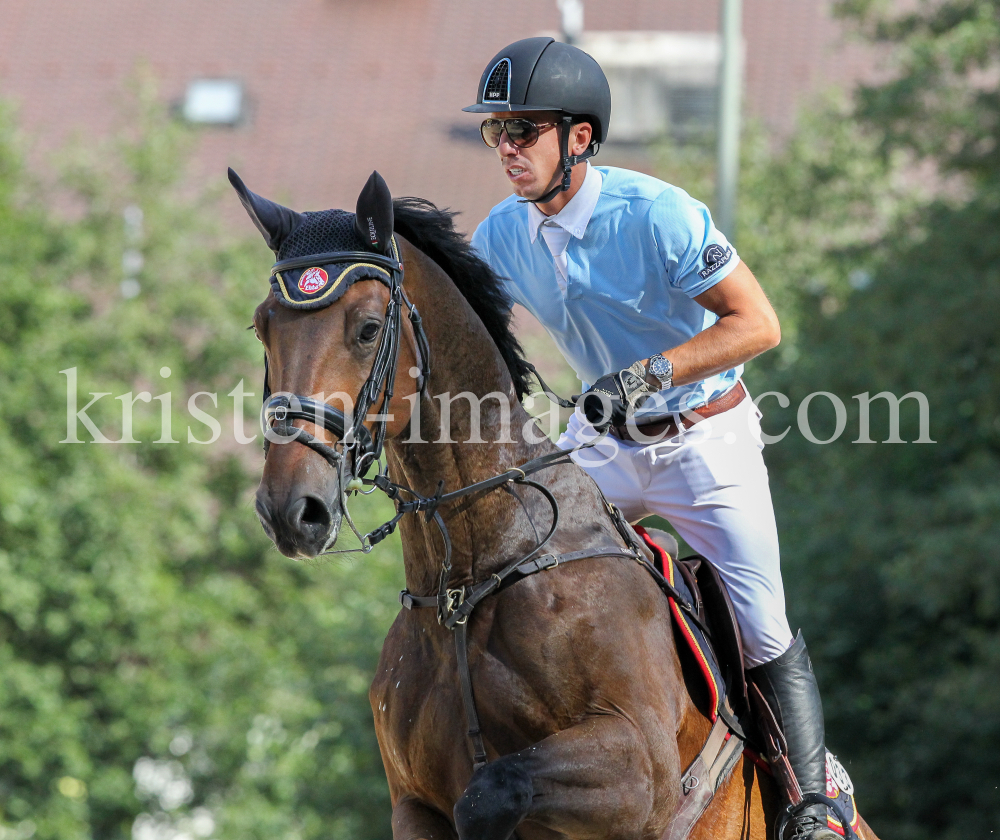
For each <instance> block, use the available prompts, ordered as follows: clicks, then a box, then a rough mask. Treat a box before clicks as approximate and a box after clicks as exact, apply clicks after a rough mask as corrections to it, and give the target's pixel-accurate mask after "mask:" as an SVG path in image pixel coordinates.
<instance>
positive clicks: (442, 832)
mask: <svg viewBox="0 0 1000 840" xmlns="http://www.w3.org/2000/svg"><path fill="white" fill-rule="evenodd" d="M392 840H456V837H455V829H454V828H452V825H451V823H450V822H448V820H447V819H445V817H443V816H442V815H441V814H440V813H439V812H438V811H435V810H434V809H433V808H429V807H428V806H427V805H424V803H423V802H420V801H419V800H417V799H401V800H400V801H399V802H397V803H396V805H395V807H393V809H392Z"/></svg>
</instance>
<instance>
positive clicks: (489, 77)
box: [462, 38, 611, 204]
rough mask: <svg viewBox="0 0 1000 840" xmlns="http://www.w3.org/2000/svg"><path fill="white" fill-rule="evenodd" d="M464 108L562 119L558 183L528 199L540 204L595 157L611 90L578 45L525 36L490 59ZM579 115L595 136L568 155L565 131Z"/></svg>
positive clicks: (604, 132)
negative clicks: (475, 92)
mask: <svg viewBox="0 0 1000 840" xmlns="http://www.w3.org/2000/svg"><path fill="white" fill-rule="evenodd" d="M462 110H463V111H471V112H472V113H476V114H483V113H487V114H488V113H492V112H499V111H559V112H561V113H562V114H563V115H564V116H563V119H562V123H563V124H562V128H561V131H560V145H561V147H562V173H563V174H562V182H561V183H560V184H557V185H556V186H555V187H553V188H552V189H551V190H549V191H548V192H547V193H545V195H543V196H542V197H541V198H535V199H530V201H532V202H533V203H540V204H544V203H546V202H548V201H551V200H552V198H553V196H555V194H556V193H558V192H560V191H562V190H568V189H569V187H570V170H571V168H572V167H573V166H575V165H576V164H578V163H580V162H581V161H584V160H586V159H587V158H589V157H593V156H594V155H596V154H597V150H598V149H599V148H600V145H601V143H603V142H604V141H605V139H607V136H608V125H609V123H610V122H611V88H610V87H609V86H608V79H607V77H606V76H605V75H604V71H603V70H602V69H601V65H600V64H598V63H597V62H596V61H595V60H594V59H593V58H591V57H590V56H589V55H587V54H586V53H585V52H584V51H583V50H581V49H579V48H578V47H574V46H572V45H571V44H564V43H562V42H560V41H557V40H555V39H554V38H523V39H522V40H520V41H515V42H514V43H513V44H510V45H509V46H507V47H504V48H503V49H502V50H500V52H498V53H497V54H496V55H495V56H493V58H491V59H490V62H489V64H487V65H486V69H485V70H484V71H483V76H482V78H481V79H480V80H479V98H478V99H477V100H476V104H475V105H470V106H469V107H468V108H463V109H462ZM579 117H586V122H589V123H590V124H591V126H592V127H593V129H594V132H593V135H592V139H591V142H590V148H588V149H587V150H586V151H585V152H584V153H583V154H580V155H572V156H571V155H570V154H569V150H568V148H567V146H568V138H569V127H570V125H571V124H572V123H573V122H575V121H576V119H574V118H579ZM522 200H525V199H522Z"/></svg>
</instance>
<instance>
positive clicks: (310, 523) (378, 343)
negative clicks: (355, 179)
mask: <svg viewBox="0 0 1000 840" xmlns="http://www.w3.org/2000/svg"><path fill="white" fill-rule="evenodd" d="M229 177H230V181H231V182H232V184H233V186H234V187H235V189H236V191H237V193H239V196H240V200H241V201H242V202H243V206H244V207H245V208H246V210H247V212H248V213H249V214H250V218H251V219H252V220H253V222H254V224H255V225H256V226H257V228H258V230H260V232H261V234H262V235H263V236H264V239H265V241H266V242H267V244H268V247H269V248H271V249H272V250H273V251H274V253H275V255H276V257H277V262H276V263H275V265H274V268H273V269H272V274H271V292H270V294H269V295H268V296H267V298H266V299H265V300H264V302H263V303H261V304H260V306H258V307H257V311H256V313H255V314H254V319H253V326H254V330H255V331H256V333H257V337H258V338H259V339H260V340H261V342H262V343H263V344H264V349H265V354H266V368H265V370H266V382H265V395H264V400H265V416H266V418H267V421H268V426H269V428H268V431H267V438H268V441H269V442H268V444H267V457H266V460H265V464H264V474H263V476H262V478H261V483H260V487H259V488H258V490H257V499H256V508H257V514H258V516H259V517H260V520H261V523H262V524H263V526H264V530H265V531H266V532H267V534H268V536H269V537H271V539H273V540H274V543H275V545H276V546H277V547H278V549H279V550H280V551H281V552H282V553H283V554H285V555H287V556H288V557H313V556H315V555H317V554H320V553H321V552H323V551H325V550H328V549H329V548H330V546H332V545H333V543H334V542H335V541H336V539H337V535H338V533H339V530H340V525H341V519H342V516H343V507H342V498H343V494H344V491H345V489H347V486H346V485H348V484H349V482H350V481H351V479H352V478H353V477H354V476H358V475H361V474H363V473H364V472H366V471H367V469H368V468H370V467H371V465H372V462H373V461H374V460H375V458H376V457H377V456H378V454H379V453H380V452H381V445H382V441H383V439H384V437H386V436H389V437H391V436H394V435H396V434H398V433H399V432H401V431H403V429H404V428H405V427H406V425H407V423H408V421H409V415H410V407H411V406H412V404H413V402H412V395H413V394H414V393H416V392H417V390H418V389H419V387H420V384H421V383H422V381H423V378H422V377H421V376H413V375H411V372H412V371H414V370H415V369H416V368H419V367H420V366H422V365H424V364H426V361H427V358H426V348H425V347H424V348H422V349H423V352H421V348H418V341H420V340H421V338H420V337H421V336H422V333H421V332H420V327H419V321H416V322H413V321H411V318H412V317H413V316H414V315H415V310H413V308H412V307H411V306H410V305H409V302H408V301H407V300H406V297H405V295H404V294H403V291H402V288H401V285H400V283H401V280H402V266H401V263H400V253H399V250H398V248H399V247H400V246H399V245H398V244H397V242H396V240H395V238H394V237H393V235H392V224H393V213H392V199H391V196H390V194H389V190H388V188H387V187H386V185H385V182H384V181H383V180H382V178H381V177H380V176H379V175H378V173H373V174H372V177H371V178H370V179H369V181H368V183H367V184H366V186H365V188H364V189H363V190H362V192H361V195H360V197H359V199H358V207H357V213H356V214H352V213H348V212H345V211H342V210H327V211H323V212H319V213H296V212H295V211H293V210H289V209H288V208H286V207H282V206H281V205H279V204H275V203H274V202H272V201H268V200H267V199H265V198H262V197H261V196H259V195H256V194H255V193H252V192H250V190H248V189H247V188H246V186H245V185H244V184H243V182H242V181H241V180H240V178H239V176H237V175H236V173H235V172H233V171H232V170H230V171H229ZM403 247H405V246H403ZM363 281H368V282H363ZM371 281H374V282H371ZM403 314H409V315H410V318H403V317H402V315H403ZM414 323H416V327H415V326H414ZM397 370H398V371H401V373H400V375H399V376H398V377H397V376H396V372H397ZM408 398H410V400H411V401H409V402H408V401H407V399H408ZM369 409H370V411H369ZM377 414H378V415H385V416H389V415H391V416H392V417H393V418H394V419H391V420H381V419H375V417H374V415H377ZM276 444H279V445H276Z"/></svg>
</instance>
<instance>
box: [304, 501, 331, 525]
mask: <svg viewBox="0 0 1000 840" xmlns="http://www.w3.org/2000/svg"><path fill="white" fill-rule="evenodd" d="M305 502H306V504H305V507H304V508H303V509H302V517H301V519H300V521H301V522H302V524H303V525H322V526H327V525H329V524H330V509H329V508H328V507H327V506H326V505H325V504H324V503H323V502H321V501H320V500H319V499H317V498H316V497H315V496H306V499H305Z"/></svg>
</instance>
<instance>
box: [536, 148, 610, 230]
mask: <svg viewBox="0 0 1000 840" xmlns="http://www.w3.org/2000/svg"><path fill="white" fill-rule="evenodd" d="M600 197H601V173H600V172H598V171H597V170H596V169H594V167H592V166H591V165H590V161H587V175H586V177H585V178H584V179H583V183H582V184H581V185H580V189H579V191H578V192H577V194H576V195H574V196H573V197H572V198H571V199H570V200H569V202H567V204H566V206H565V207H563V209H562V210H560V211H559V212H558V213H556V214H555V215H554V216H546V215H545V214H544V213H543V212H542V211H541V210H539V209H538V205H536V204H532V203H530V202H529V203H528V231H529V233H530V235H531V241H532V243H534V241H535V239H537V238H538V231H539V229H540V228H541V226H542V224H543V223H544V222H549V224H555V225H559V227H561V228H562V229H563V230H565V231H567V232H568V233H570V234H571V235H572V236H575V237H576V238H577V239H583V234H584V232H585V231H586V230H587V223H588V222H589V221H590V217H591V216H593V215H594V208H595V207H597V200H598V199H599V198H600Z"/></svg>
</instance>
